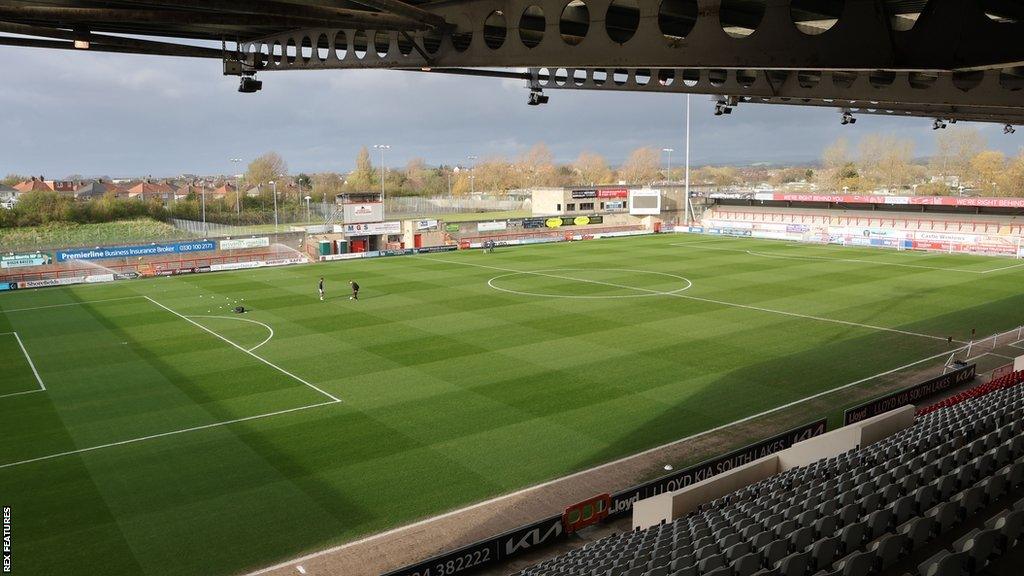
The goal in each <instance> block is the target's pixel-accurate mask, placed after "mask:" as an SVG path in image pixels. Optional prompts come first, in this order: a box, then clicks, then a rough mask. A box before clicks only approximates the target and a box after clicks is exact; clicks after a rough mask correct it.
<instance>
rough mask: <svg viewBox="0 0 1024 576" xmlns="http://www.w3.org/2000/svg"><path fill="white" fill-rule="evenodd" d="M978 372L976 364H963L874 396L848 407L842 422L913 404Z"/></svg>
mask: <svg viewBox="0 0 1024 576" xmlns="http://www.w3.org/2000/svg"><path fill="white" fill-rule="evenodd" d="M977 374H978V365H977V364H969V365H967V366H963V367H961V368H958V369H956V370H953V371H952V372H947V373H946V374H943V375H942V376H936V377H935V378H932V379H931V380H926V381H924V382H922V383H920V384H916V385H914V386H910V387H907V388H903V389H902V390H897V391H895V392H893V393H891V394H886V395H885V396H882V397H881V398H876V399H874V400H872V401H870V402H865V403H864V404H861V405H859V406H854V407H853V408H850V409H849V410H847V411H846V412H845V413H844V414H843V424H844V425H847V424H853V423H854V422H860V421H861V420H866V419H868V418H871V417H872V416H878V415H879V414H884V413H886V412H888V411H890V410H895V409H897V408H900V407H902V406H906V405H907V404H914V403H915V402H917V401H919V400H922V399H925V398H928V397H929V396H931V395H933V394H938V393H939V392H942V391H943V390H948V389H950V388H952V387H954V386H959V385H960V384H963V383H965V382H970V381H971V380H974V377H975V376H977Z"/></svg>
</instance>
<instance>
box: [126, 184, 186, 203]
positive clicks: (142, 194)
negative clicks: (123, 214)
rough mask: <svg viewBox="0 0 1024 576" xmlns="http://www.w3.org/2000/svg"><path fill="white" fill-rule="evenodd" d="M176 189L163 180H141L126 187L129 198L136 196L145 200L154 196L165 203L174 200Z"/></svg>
mask: <svg viewBox="0 0 1024 576" xmlns="http://www.w3.org/2000/svg"><path fill="white" fill-rule="evenodd" d="M175 192H176V190H175V189H174V188H173V187H171V186H170V185H168V184H166V183H164V182H150V181H149V180H143V181H142V182H139V183H138V184H136V185H135V186H132V187H131V188H129V189H128V197H129V198H137V199H139V200H142V201H143V202H145V201H146V200H152V199H154V198H156V199H158V200H160V201H161V202H164V203H167V202H171V201H172V200H174V195H175Z"/></svg>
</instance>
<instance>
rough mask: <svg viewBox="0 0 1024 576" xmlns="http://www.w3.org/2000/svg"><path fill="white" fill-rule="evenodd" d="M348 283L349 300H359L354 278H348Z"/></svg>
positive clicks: (357, 287) (357, 286)
mask: <svg viewBox="0 0 1024 576" xmlns="http://www.w3.org/2000/svg"><path fill="white" fill-rule="evenodd" d="M348 283H349V284H351V285H352V296H349V300H359V284H358V283H356V281H355V280H349V281H348Z"/></svg>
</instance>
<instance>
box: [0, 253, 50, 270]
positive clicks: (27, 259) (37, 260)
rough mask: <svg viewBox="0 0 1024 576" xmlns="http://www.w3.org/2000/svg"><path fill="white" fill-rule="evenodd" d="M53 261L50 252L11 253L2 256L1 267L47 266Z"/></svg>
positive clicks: (0, 259)
mask: <svg viewBox="0 0 1024 576" xmlns="http://www.w3.org/2000/svg"><path fill="white" fill-rule="evenodd" d="M51 262H53V258H51V257H50V255H49V254H41V253H38V252H37V253H35V254H11V255H9V256H0V268H27V267H29V266H45V265H46V264H49V263H51Z"/></svg>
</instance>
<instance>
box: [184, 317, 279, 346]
mask: <svg viewBox="0 0 1024 576" xmlns="http://www.w3.org/2000/svg"><path fill="white" fill-rule="evenodd" d="M189 318H222V319H224V320H236V321H238V322H249V323H250V324H258V325H260V326H263V327H264V328H266V329H267V330H269V331H270V336H267V339H266V340H264V341H263V342H260V343H259V344H257V345H255V346H253V347H252V348H249V349H248V350H247V352H252V351H253V350H255V349H257V348H259V347H260V346H263V345H264V344H266V343H267V342H270V339H271V338H273V337H274V329H273V328H271V327H270V326H267V325H266V324H264V323H263V322H259V321H256V320H250V319H249V318H237V317H235V316H206V315H192V316H189Z"/></svg>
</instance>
